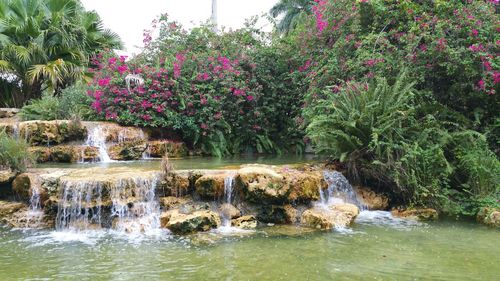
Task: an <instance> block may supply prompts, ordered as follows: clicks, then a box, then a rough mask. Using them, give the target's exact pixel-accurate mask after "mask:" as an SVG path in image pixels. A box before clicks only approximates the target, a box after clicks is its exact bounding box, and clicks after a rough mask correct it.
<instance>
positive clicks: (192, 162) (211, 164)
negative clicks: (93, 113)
mask: <svg viewBox="0 0 500 281" xmlns="http://www.w3.org/2000/svg"><path fill="white" fill-rule="evenodd" d="M319 160H320V158H318V157H317V156H315V155H310V154H305V155H282V156H256V155H248V156H238V157H225V158H217V157H186V158H178V159H175V158H173V159H170V162H171V163H172V165H174V168H175V169H178V170H189V169H223V168H228V167H229V168H231V167H233V168H234V167H237V166H239V165H243V164H265V165H285V164H290V163H293V164H301V163H312V162H316V161H319ZM160 163H161V160H160V159H146V160H137V161H114V162H110V163H82V164H77V163H75V164H65V163H48V164H39V165H36V168H91V167H103V168H107V167H130V168H140V169H141V170H148V169H149V170H158V169H159V168H160Z"/></svg>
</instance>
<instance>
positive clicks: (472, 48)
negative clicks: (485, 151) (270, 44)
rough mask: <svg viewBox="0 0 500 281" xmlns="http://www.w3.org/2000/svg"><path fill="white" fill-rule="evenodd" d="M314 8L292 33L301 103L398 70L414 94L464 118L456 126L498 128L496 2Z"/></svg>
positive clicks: (325, 4) (319, 0) (379, 1)
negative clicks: (303, 89) (303, 92)
mask: <svg viewBox="0 0 500 281" xmlns="http://www.w3.org/2000/svg"><path fill="white" fill-rule="evenodd" d="M315 2H316V5H315V8H314V9H313V15H311V17H310V20H309V22H308V23H306V24H305V25H304V27H303V29H302V30H299V32H298V33H297V35H296V36H297V46H299V50H300V51H299V53H300V57H303V63H304V64H306V63H309V64H310V65H312V67H310V68H309V70H308V71H307V75H308V79H309V90H308V97H309V99H308V101H309V102H314V101H313V99H314V98H315V97H317V96H318V95H321V91H322V89H323V88H324V87H325V86H330V87H331V89H332V91H339V90H340V88H342V87H344V86H345V83H346V82H348V81H351V80H357V81H369V80H371V79H373V78H374V77H376V76H379V77H387V78H389V79H390V80H391V81H394V78H395V77H396V76H397V74H398V73H399V70H400V69H401V68H406V69H408V73H409V75H410V76H411V78H412V79H413V80H415V81H416V82H417V84H416V88H417V89H418V90H420V91H421V92H430V93H432V97H433V98H434V99H435V100H436V101H437V102H439V103H440V104H442V105H443V106H444V107H446V108H447V110H448V111H449V110H450V109H451V110H454V111H456V112H458V113H460V114H461V115H464V117H466V118H464V119H463V120H465V119H469V120H470V122H469V124H465V123H464V124H462V125H465V126H468V127H470V128H473V129H477V130H481V131H487V127H488V126H490V127H491V125H492V124H494V123H496V124H498V119H496V118H497V114H496V111H497V107H498V103H499V98H498V97H499V95H498V91H499V89H500V88H499V87H500V86H499V85H500V84H499V82H500V78H499V77H500V72H499V64H500V59H499V57H498V50H499V47H500V36H499V34H500V33H499V32H500V29H499V24H500V23H499V21H498V14H497V5H498V1H489V0H485V1H458V0H453V1H410V0H398V1H395V0H394V1H383V0H363V1H360V0H358V1H352V0H338V1H324V0H316V1H315ZM309 30H315V32H314V33H311V32H306V31H309ZM434 113H436V114H438V113H439V112H434ZM463 120H462V121H460V122H463ZM495 120H497V121H495ZM452 121H456V120H452ZM497 127H498V125H497ZM492 128H495V127H492ZM495 135H496V136H498V135H499V132H498V131H497V132H496V133H495V134H491V135H490V138H492V137H494V136H495ZM497 142H498V139H496V140H495V139H491V142H490V143H492V144H496V143H497Z"/></svg>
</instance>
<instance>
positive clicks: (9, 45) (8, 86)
mask: <svg viewBox="0 0 500 281" xmlns="http://www.w3.org/2000/svg"><path fill="white" fill-rule="evenodd" d="M119 46H121V43H120V40H119V38H118V36H117V35H116V34H114V33H113V32H111V31H109V30H107V29H104V28H103V26H102V22H101V19H100V18H99V16H98V15H97V13H96V12H93V11H91V12H89V11H85V9H84V8H83V7H82V5H81V4H80V1H79V0H4V1H1V2H0V89H1V92H0V105H2V104H5V105H10V106H21V105H23V104H24V103H25V102H26V101H28V100H30V99H34V98H39V97H40V96H41V94H42V92H43V91H44V90H45V89H47V90H49V91H50V92H51V93H54V92H55V93H59V91H60V90H61V89H64V88H65V87H67V86H69V85H71V84H73V83H74V82H75V81H77V80H80V79H82V78H83V77H84V76H85V69H86V66H87V63H88V60H89V58H90V56H91V55H93V54H95V53H97V52H99V51H101V50H103V49H105V48H115V47H119Z"/></svg>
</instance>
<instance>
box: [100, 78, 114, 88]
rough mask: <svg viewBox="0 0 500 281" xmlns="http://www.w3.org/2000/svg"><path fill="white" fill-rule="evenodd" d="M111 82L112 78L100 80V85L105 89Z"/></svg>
mask: <svg viewBox="0 0 500 281" xmlns="http://www.w3.org/2000/svg"><path fill="white" fill-rule="evenodd" d="M109 81H111V78H105V79H100V80H99V82H98V84H99V86H100V87H105V86H107V85H109Z"/></svg>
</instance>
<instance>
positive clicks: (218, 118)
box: [89, 16, 302, 155]
mask: <svg viewBox="0 0 500 281" xmlns="http://www.w3.org/2000/svg"><path fill="white" fill-rule="evenodd" d="M153 27H155V28H156V27H158V28H159V29H160V30H159V32H160V37H159V38H158V39H157V40H152V39H151V35H150V33H151V31H148V32H145V45H146V47H145V51H144V53H143V54H142V55H141V56H139V57H137V58H135V59H134V60H132V61H130V62H127V61H126V58H125V57H115V56H110V55H99V56H98V57H96V58H95V59H94V61H93V62H92V63H93V64H94V65H95V68H94V69H93V70H92V71H93V72H94V81H93V83H92V87H91V90H90V91H89V95H90V96H92V97H93V103H92V107H93V108H94V109H95V111H96V112H97V113H98V114H101V115H102V116H104V117H105V118H106V119H108V120H114V121H117V122H119V123H123V124H131V125H136V126H145V127H160V128H168V129H174V130H177V131H178V132H180V134H181V135H182V137H183V138H184V140H185V141H187V142H188V143H190V144H191V145H192V146H193V147H194V148H201V149H202V150H203V151H204V152H206V153H210V154H215V155H223V154H227V153H239V152H246V151H257V152H260V153H263V152H280V151H281V150H283V149H287V148H290V147H292V146H294V147H295V148H298V147H300V144H301V140H302V134H301V131H300V130H298V129H297V125H296V124H295V119H296V117H297V116H299V115H300V104H301V100H302V97H301V96H300V95H299V94H298V93H299V92H298V91H294V90H293V89H294V88H295V87H290V84H291V83H293V81H292V78H291V76H290V75H289V72H288V67H287V65H286V63H284V62H283V55H282V54H280V53H279V52H277V51H273V50H270V47H266V46H264V44H263V42H262V41H260V40H258V39H256V38H257V34H256V33H255V31H254V30H252V29H250V28H248V29H243V30H239V31H235V32H229V33H224V34H223V35H217V34H214V33H212V32H211V31H210V29H208V28H205V27H201V28H196V29H193V30H192V31H191V32H189V33H188V32H186V31H184V30H183V29H182V28H181V27H180V26H179V25H178V24H175V23H171V22H168V21H167V18H166V17H165V16H162V17H161V18H160V19H159V20H157V21H155V22H153ZM242 46H243V47H242ZM273 71H276V72H275V73H273ZM130 75H139V76H140V77H141V78H142V79H144V83H143V84H140V83H134V81H131V84H132V85H127V82H126V80H127V79H126V78H127V76H128V77H130ZM291 89H292V90H291ZM297 144H299V145H298V146H297Z"/></svg>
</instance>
